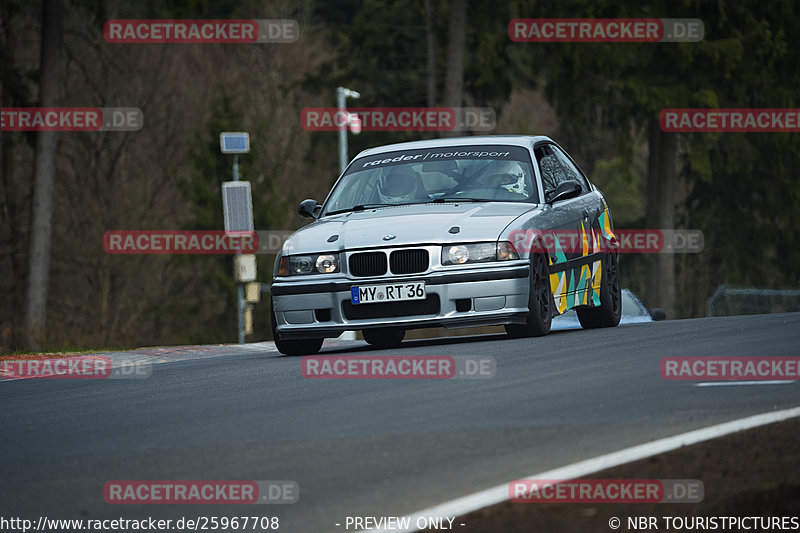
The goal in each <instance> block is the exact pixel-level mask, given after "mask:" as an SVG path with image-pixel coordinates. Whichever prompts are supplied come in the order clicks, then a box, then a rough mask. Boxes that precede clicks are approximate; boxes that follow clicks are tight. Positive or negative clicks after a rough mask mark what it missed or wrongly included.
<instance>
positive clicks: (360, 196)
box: [322, 145, 539, 216]
mask: <svg viewBox="0 0 800 533" xmlns="http://www.w3.org/2000/svg"><path fill="white" fill-rule="evenodd" d="M535 183H536V181H535V180H534V179H533V168H532V166H531V162H530V155H529V153H528V150H526V149H525V148H523V147H520V146H494V145H493V146H457V147H444V148H442V147H439V148H431V149H422V150H404V151H398V152H388V153H382V154H378V155H372V156H368V157H362V158H360V159H357V160H356V161H354V162H353V163H352V164H351V165H350V166H349V167H348V169H347V171H346V172H345V174H344V176H343V177H342V178H341V179H340V180H339V182H338V183H337V184H336V186H335V187H334V189H333V191H331V194H330V195H329V197H328V200H327V202H326V203H325V207H324V211H323V213H322V215H323V216H325V215H331V214H336V213H342V212H347V211H354V210H356V211H357V210H360V209H366V208H370V207H384V206H391V205H406V204H421V203H428V202H450V201H453V202H456V201H465V202H467V201H501V202H538V198H539V193H538V191H537V190H536V187H535Z"/></svg>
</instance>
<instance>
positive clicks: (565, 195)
mask: <svg viewBox="0 0 800 533" xmlns="http://www.w3.org/2000/svg"><path fill="white" fill-rule="evenodd" d="M580 195H581V184H580V183H578V182H577V181H575V180H566V181H562V182H561V183H559V184H558V186H557V187H556V190H555V191H554V192H553V195H552V196H551V197H550V199H549V200H547V203H548V204H553V203H555V202H560V201H561V200H569V199H570V198H575V197H577V196H580Z"/></svg>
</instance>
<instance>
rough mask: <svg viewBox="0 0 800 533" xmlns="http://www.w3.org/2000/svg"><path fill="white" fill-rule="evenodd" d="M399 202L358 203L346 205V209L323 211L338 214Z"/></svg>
mask: <svg viewBox="0 0 800 533" xmlns="http://www.w3.org/2000/svg"><path fill="white" fill-rule="evenodd" d="M395 205H399V204H359V205H356V206H353V207H348V208H347V209H337V210H336V211H330V212H328V213H325V215H338V214H339V213H349V212H350V211H363V210H365V209H372V208H373V207H391V206H395Z"/></svg>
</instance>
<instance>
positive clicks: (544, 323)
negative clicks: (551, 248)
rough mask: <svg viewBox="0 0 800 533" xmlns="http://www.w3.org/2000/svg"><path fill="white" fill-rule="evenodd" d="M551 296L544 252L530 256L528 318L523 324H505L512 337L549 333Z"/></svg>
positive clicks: (538, 335)
mask: <svg viewBox="0 0 800 533" xmlns="http://www.w3.org/2000/svg"><path fill="white" fill-rule="evenodd" d="M552 302H553V296H552V292H551V290H550V267H549V262H548V261H547V256H546V255H545V254H535V255H533V256H532V257H531V276H530V291H529V293H528V318H527V321H526V322H525V324H506V333H508V334H509V335H510V336H512V337H542V336H544V335H547V334H548V333H550V323H551V322H552V321H553V303H552Z"/></svg>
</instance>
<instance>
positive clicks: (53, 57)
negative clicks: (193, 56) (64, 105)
mask: <svg viewBox="0 0 800 533" xmlns="http://www.w3.org/2000/svg"><path fill="white" fill-rule="evenodd" d="M63 18H64V2H63V0H44V2H43V3H42V58H41V72H40V91H41V103H40V105H41V106H42V107H56V106H58V104H59V99H60V89H61V78H62V72H61V70H62V64H61V46H62V32H63ZM57 147H58V136H57V133H56V132H55V131H40V132H38V133H37V135H36V162H35V164H34V185H33V206H32V210H31V247H30V255H29V258H28V261H29V269H28V296H27V302H26V303H27V305H26V310H25V330H26V341H27V347H28V349H30V350H41V347H42V345H43V342H44V337H45V323H46V319H47V293H48V286H49V283H50V250H51V245H52V243H51V233H52V225H51V223H52V218H53V188H54V185H55V175H56V149H57Z"/></svg>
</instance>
